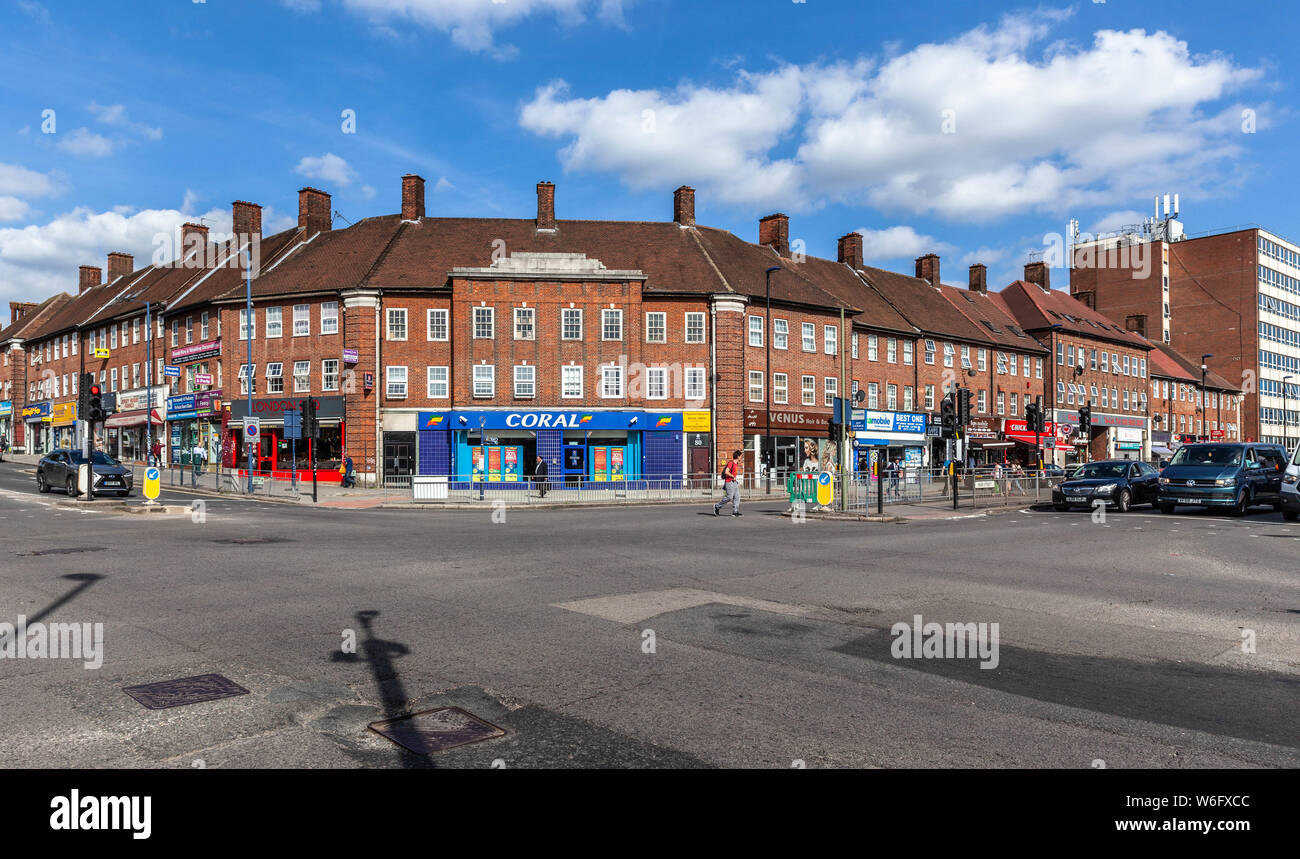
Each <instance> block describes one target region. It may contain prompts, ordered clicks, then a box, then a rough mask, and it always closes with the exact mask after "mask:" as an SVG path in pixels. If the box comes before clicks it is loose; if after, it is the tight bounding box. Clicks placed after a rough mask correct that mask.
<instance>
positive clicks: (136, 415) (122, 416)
mask: <svg viewBox="0 0 1300 859" xmlns="http://www.w3.org/2000/svg"><path fill="white" fill-rule="evenodd" d="M150 416H151V417H152V418H153V423H154V425H155V426H162V425H163V419H162V418H161V417H159V416H158V410H157V409H154V410H153V411H152V412H150ZM144 424H145V416H144V409H136V410H135V411H132V412H118V413H117V414H115V415H112V416H111V417H109V418H108V419H107V420H105V421H104V427H105V429H117V428H119V427H142V426H144Z"/></svg>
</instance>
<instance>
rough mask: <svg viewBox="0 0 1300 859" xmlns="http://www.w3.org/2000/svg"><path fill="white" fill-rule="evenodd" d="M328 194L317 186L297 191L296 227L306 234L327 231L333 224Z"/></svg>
mask: <svg viewBox="0 0 1300 859" xmlns="http://www.w3.org/2000/svg"><path fill="white" fill-rule="evenodd" d="M330 206H331V203H330V195H329V194H326V193H325V192H324V191H321V190H319V189H317V188H303V189H301V190H300V191H298V229H300V230H302V231H303V232H305V233H306V234H307V235H308V236H314V235H316V234H317V233H328V232H329V231H330V229H331V228H332V226H333V224H334V217H333V214H332V209H331V208H330Z"/></svg>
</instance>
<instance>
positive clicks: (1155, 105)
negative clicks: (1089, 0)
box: [520, 10, 1261, 222]
mask: <svg viewBox="0 0 1300 859" xmlns="http://www.w3.org/2000/svg"><path fill="white" fill-rule="evenodd" d="M1068 14H1069V13H1068V12H1062V11H1051V10H1048V11H1046V12H1037V13H1034V14H1033V15H1031V16H1008V17H1006V18H1004V19H1003V20H1002V21H1001V22H1000V23H999V24H998V25H997V26H994V27H980V28H977V29H975V30H972V31H970V32H967V33H965V34H962V35H960V36H958V37H956V38H954V39H951V40H949V41H947V42H942V43H931V44H923V45H918V46H915V47H913V48H912V49H911V50H906V51H900V52H896V53H894V54H892V55H890V56H888V57H886V58H884V59H883V60H882V61H880V62H879V63H872V62H868V61H866V60H858V61H855V62H845V63H838V64H831V65H825V64H812V65H806V66H781V67H777V68H773V69H770V70H767V71H763V72H744V71H742V72H740V73H739V74H738V75H737V77H736V78H735V79H734V81H733V82H731V83H730V84H728V85H725V86H696V85H693V84H682V85H679V86H678V87H676V88H673V89H668V90H615V91H612V92H609V93H607V94H605V95H602V96H597V97H593V98H581V97H573V96H571V95H570V93H569V91H568V88H567V87H566V86H565V85H564V84H563V82H558V83H552V84H549V85H546V86H543V87H541V88H539V89H538V90H537V92H536V94H535V96H534V97H533V99H532V100H531V101H530V102H529V103H528V104H526V105H525V106H524V108H523V109H522V111H521V113H520V123H521V125H522V126H523V127H524V128H526V129H528V130H530V131H533V132H534V133H536V134H539V135H544V136H551V137H555V138H558V139H560V140H562V141H564V143H563V146H562V148H561V149H560V151H559V158H560V161H561V163H562V164H563V165H564V167H565V168H566V169H567V170H571V171H575V172H608V173H613V174H616V175H618V176H619V177H621V178H622V179H623V181H624V182H625V183H626V184H628V185H629V186H631V187H633V188H646V187H665V186H671V185H673V184H676V183H679V182H688V183H692V184H695V185H697V186H702V187H703V189H704V190H705V192H706V193H708V194H709V195H710V196H711V197H713V198H716V199H719V200H721V201H723V202H730V203H733V204H743V205H747V206H749V207H751V208H754V209H770V208H780V209H793V210H798V209H800V208H804V209H807V208H813V207H816V206H818V205H821V204H823V203H828V202H840V203H846V204H854V205H861V204H871V205H873V206H875V207H876V208H878V209H880V210H882V211H891V212H903V213H908V214H915V215H939V216H941V217H945V218H949V219H953V220H963V221H971V222H980V221H987V220H989V219H994V218H998V217H1002V216H1005V215H1010V214H1013V213H1019V212H1031V211H1032V212H1037V213H1050V214H1053V215H1060V214H1062V213H1064V212H1068V211H1070V210H1072V209H1074V208H1077V207H1084V206H1107V205H1111V206H1113V205H1115V204H1116V203H1130V204H1131V202H1132V200H1133V198H1134V196H1145V195H1146V194H1147V193H1148V192H1149V191H1148V189H1149V188H1151V186H1152V185H1153V184H1156V185H1158V186H1160V187H1174V186H1175V185H1177V186H1178V187H1179V190H1180V191H1182V192H1183V193H1187V194H1190V193H1193V192H1196V191H1205V192H1206V193H1205V196H1209V195H1210V193H1211V192H1212V189H1213V188H1214V187H1215V186H1216V184H1218V183H1220V182H1223V181H1225V177H1227V176H1228V175H1229V174H1231V172H1232V171H1233V169H1234V168H1235V167H1236V165H1237V163H1238V161H1239V160H1240V159H1241V158H1242V152H1243V148H1242V146H1241V144H1240V143H1239V141H1240V140H1241V135H1240V115H1241V109H1240V105H1227V104H1224V103H1223V100H1224V99H1225V98H1226V97H1228V96H1230V94H1232V93H1233V92H1234V91H1236V90H1239V89H1241V88H1243V87H1245V86H1247V85H1249V84H1251V83H1254V82H1256V81H1258V80H1260V78H1261V72H1260V71H1259V70H1257V69H1252V68H1246V67H1242V66H1240V65H1237V64H1235V63H1234V62H1233V61H1232V60H1231V59H1229V58H1226V57H1224V56H1221V55H1208V56H1202V55H1193V54H1192V53H1191V52H1190V51H1189V49H1188V46H1187V44H1186V43H1185V42H1182V41H1180V40H1178V39H1176V38H1175V37H1173V36H1171V35H1169V34H1168V33H1165V32H1162V31H1161V32H1154V33H1148V32H1145V31H1142V30H1131V31H1114V30H1102V31H1098V32H1097V33H1095V34H1094V36H1093V39H1092V41H1091V43H1090V44H1087V45H1071V44H1065V43H1054V44H1052V45H1050V46H1049V47H1046V48H1044V49H1042V50H1039V51H1038V52H1037V54H1038V55H1037V56H1035V55H1034V52H1033V50H1032V49H1034V48H1035V43H1037V42H1039V41H1040V40H1043V39H1044V38H1045V37H1046V36H1047V35H1048V34H1049V32H1050V30H1051V28H1052V27H1053V26H1054V25H1055V23H1056V22H1057V21H1059V20H1061V19H1062V18H1064V17H1066V16H1067V15H1068ZM647 111H649V112H648V113H647ZM949 111H951V112H950V113H949ZM945 120H948V123H947V127H945Z"/></svg>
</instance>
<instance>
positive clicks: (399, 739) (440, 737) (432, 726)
mask: <svg viewBox="0 0 1300 859" xmlns="http://www.w3.org/2000/svg"><path fill="white" fill-rule="evenodd" d="M368 727H369V728H370V730H372V731H374V732H375V733H376V734H379V735H380V736H382V737H387V738H388V739H390V740H392V741H393V742H394V743H397V744H398V745H399V746H401V747H402V748H404V749H406V750H408V751H412V752H415V753H416V754H417V755H431V754H433V753H434V752H441V751H445V750H446V749H451V748H455V747H456V746H465V745H469V744H470V743H481V742H483V741H484V740H494V739H496V738H497V737H504V736H505V735H506V732H505V731H504V730H503V729H501V728H498V727H497V726H496V725H493V724H491V723H490V722H485V721H483V720H482V719H480V718H479V717H478V716H475V715H473V714H471V713H467V712H465V711H464V710H462V709H461V708H459V707H439V708H438V709H436V710H425V711H424V712H421V713H413V714H411V715H410V716H402V717H400V718H397V719H385V720H384V721H382V722H371V723H370V725H368Z"/></svg>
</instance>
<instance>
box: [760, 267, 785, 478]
mask: <svg viewBox="0 0 1300 859" xmlns="http://www.w3.org/2000/svg"><path fill="white" fill-rule="evenodd" d="M780 270H781V266H779V265H774V266H772V267H771V268H769V269H768V270H767V271H766V272H764V280H765V281H766V297H767V319H766V321H765V322H764V323H763V326H764V327H763V345H764V346H766V347H767V349H766V351H767V365H766V368H765V369H764V370H763V374H764V376H765V377H766V378H764V379H763V390H764V391H765V392H766V393H767V396H765V397H763V400H764V407H765V409H766V414H767V417H766V419H765V420H764V426H765V427H766V429H765V430H764V431H765V432H766V433H767V438H768V439H770V440H771V445H772V459H771V461H770V462H768V463H767V464H766V465H767V467H766V469H765V473H766V475H767V483H766V487H765V490H764V494H766V495H771V494H772V468H773V467H774V466H775V465H776V439H775V438H773V437H772V273H773V272H777V271H780ZM758 458H759V462H762V460H763V451H762V450H759V452H758Z"/></svg>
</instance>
